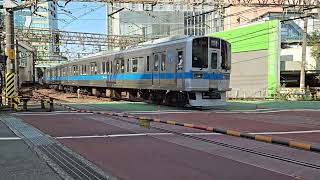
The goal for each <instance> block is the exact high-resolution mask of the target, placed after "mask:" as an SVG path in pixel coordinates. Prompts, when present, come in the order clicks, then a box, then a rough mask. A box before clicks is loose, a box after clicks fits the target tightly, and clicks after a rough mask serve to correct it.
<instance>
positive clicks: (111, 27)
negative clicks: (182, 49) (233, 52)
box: [106, 3, 223, 38]
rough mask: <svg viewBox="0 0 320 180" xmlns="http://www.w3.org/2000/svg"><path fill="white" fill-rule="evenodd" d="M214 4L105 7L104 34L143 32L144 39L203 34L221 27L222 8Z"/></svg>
mask: <svg viewBox="0 0 320 180" xmlns="http://www.w3.org/2000/svg"><path fill="white" fill-rule="evenodd" d="M213 8H214V7H213V6H197V7H193V6H188V5H169V4H157V5H154V6H152V5H142V4H121V3H114V4H113V5H108V6H107V8H106V9H107V13H106V14H107V18H106V19H107V27H108V28H107V32H106V33H107V34H112V35H143V36H145V37H147V38H154V37H167V36H175V35H205V34H208V33H212V32H219V31H222V30H223V18H222V15H223V8H218V7H217V9H216V10H214V11H210V10H212V9H213Z"/></svg>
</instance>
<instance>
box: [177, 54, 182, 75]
mask: <svg viewBox="0 0 320 180" xmlns="http://www.w3.org/2000/svg"><path fill="white" fill-rule="evenodd" d="M177 67H178V70H182V69H183V51H178V65H177Z"/></svg>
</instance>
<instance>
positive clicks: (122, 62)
mask: <svg viewBox="0 0 320 180" xmlns="http://www.w3.org/2000/svg"><path fill="white" fill-rule="evenodd" d="M120 68H121V73H124V59H121V67H120Z"/></svg>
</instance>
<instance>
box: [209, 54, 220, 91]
mask: <svg viewBox="0 0 320 180" xmlns="http://www.w3.org/2000/svg"><path fill="white" fill-rule="evenodd" d="M209 62H210V68H209V71H208V73H209V74H212V73H218V72H219V69H220V64H221V56H220V51H218V50H214V49H210V50H209ZM209 77H210V76H209ZM214 83H216V82H215V81H209V87H214Z"/></svg>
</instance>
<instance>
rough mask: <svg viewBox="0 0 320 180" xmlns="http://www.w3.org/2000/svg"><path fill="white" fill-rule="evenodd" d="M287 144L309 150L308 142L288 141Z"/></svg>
mask: <svg viewBox="0 0 320 180" xmlns="http://www.w3.org/2000/svg"><path fill="white" fill-rule="evenodd" d="M289 146H290V147H294V148H299V149H305V150H310V147H311V146H310V144H305V143H300V142H295V141H289Z"/></svg>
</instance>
